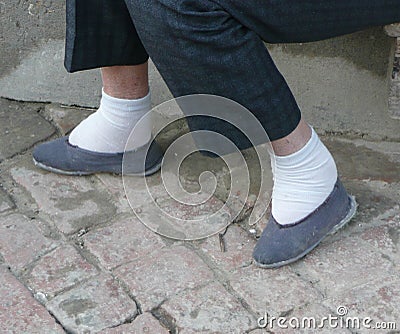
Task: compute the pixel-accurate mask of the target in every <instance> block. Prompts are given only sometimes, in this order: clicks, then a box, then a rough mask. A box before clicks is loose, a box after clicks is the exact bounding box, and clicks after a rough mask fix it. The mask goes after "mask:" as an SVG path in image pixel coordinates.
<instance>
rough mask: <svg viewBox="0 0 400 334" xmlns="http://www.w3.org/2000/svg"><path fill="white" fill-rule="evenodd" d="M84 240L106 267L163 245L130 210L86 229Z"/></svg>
mask: <svg viewBox="0 0 400 334" xmlns="http://www.w3.org/2000/svg"><path fill="white" fill-rule="evenodd" d="M83 240H84V245H85V247H86V248H87V249H88V250H89V251H90V252H91V253H92V254H94V255H95V256H96V257H97V258H98V259H99V261H100V263H101V265H102V266H104V267H105V268H106V269H109V270H110V269H112V268H115V267H117V266H120V265H121V264H124V263H128V262H131V261H134V260H136V259H139V258H142V257H144V256H146V254H148V253H151V252H153V251H155V250H157V249H160V248H162V247H163V246H164V243H163V242H162V240H161V238H160V236H158V235H157V234H155V233H154V232H152V231H150V230H149V229H148V228H147V227H146V226H144V225H143V224H142V223H141V222H140V221H139V220H138V219H137V218H136V217H135V216H134V213H133V212H132V213H131V216H123V217H120V218H119V219H118V220H117V221H116V222H114V223H113V224H112V225H110V226H107V227H105V228H102V229H99V230H96V231H93V232H89V233H88V234H86V235H85V236H84V238H83Z"/></svg>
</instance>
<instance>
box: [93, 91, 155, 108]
mask: <svg viewBox="0 0 400 334" xmlns="http://www.w3.org/2000/svg"><path fill="white" fill-rule="evenodd" d="M150 105H151V93H150V91H149V93H148V94H147V95H146V96H144V97H142V98H140V99H133V100H129V99H119V98H116V97H113V96H110V95H108V94H107V93H105V92H104V89H102V93H101V102H100V107H104V108H106V109H107V110H109V111H111V112H112V111H115V112H135V111H143V110H149V109H150Z"/></svg>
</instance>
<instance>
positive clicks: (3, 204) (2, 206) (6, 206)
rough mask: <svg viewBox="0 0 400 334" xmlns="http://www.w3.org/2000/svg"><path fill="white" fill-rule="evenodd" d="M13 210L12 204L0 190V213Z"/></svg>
mask: <svg viewBox="0 0 400 334" xmlns="http://www.w3.org/2000/svg"><path fill="white" fill-rule="evenodd" d="M13 208H14V203H13V202H12V201H11V199H10V197H9V196H8V195H7V193H6V192H5V191H4V190H3V189H1V188H0V213H2V212H5V211H7V210H10V209H13Z"/></svg>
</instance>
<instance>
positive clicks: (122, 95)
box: [69, 62, 152, 153]
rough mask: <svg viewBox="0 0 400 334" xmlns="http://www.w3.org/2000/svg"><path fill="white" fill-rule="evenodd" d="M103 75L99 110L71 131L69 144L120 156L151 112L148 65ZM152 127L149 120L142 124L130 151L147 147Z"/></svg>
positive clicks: (105, 70)
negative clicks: (135, 128) (138, 124)
mask: <svg viewBox="0 0 400 334" xmlns="http://www.w3.org/2000/svg"><path fill="white" fill-rule="evenodd" d="M101 73H102V80H103V93H102V94H103V96H102V99H101V103H100V108H99V110H98V111H97V112H95V113H94V114H92V115H90V116H89V117H88V118H87V119H86V120H84V121H83V122H81V123H80V124H79V125H78V126H77V127H76V128H75V129H74V130H73V131H72V133H71V134H70V136H69V142H70V144H72V145H74V146H78V147H80V148H82V149H85V150H89V151H94V152H102V153H121V152H124V150H125V145H126V143H127V141H128V138H129V136H130V134H131V132H132V130H133V128H134V127H135V125H136V124H137V123H138V121H139V120H140V119H141V118H142V117H143V116H144V115H145V114H146V113H148V112H149V110H150V94H149V83H148V64H147V62H146V63H144V64H141V65H136V66H113V67H104V68H102V69H101ZM151 128H152V124H151V122H150V119H149V120H148V121H147V122H143V123H141V126H140V128H138V129H137V130H136V131H135V133H134V134H133V138H132V137H131V139H132V141H130V143H131V145H129V147H127V149H128V150H133V149H136V148H138V147H141V146H143V145H145V144H146V143H147V142H148V141H149V140H150V137H151Z"/></svg>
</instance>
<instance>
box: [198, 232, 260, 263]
mask: <svg viewBox="0 0 400 334" xmlns="http://www.w3.org/2000/svg"><path fill="white" fill-rule="evenodd" d="M223 243H224V246H223V247H224V248H225V251H222V250H221V244H220V239H219V236H218V235H216V236H212V237H210V238H208V239H206V240H205V241H204V242H203V243H202V244H201V245H199V248H200V249H201V251H202V252H204V254H205V255H206V256H208V257H210V258H211V260H212V261H214V262H215V264H216V265H217V266H218V267H219V268H221V269H224V270H226V271H234V270H236V269H239V268H241V267H245V266H249V265H250V264H251V262H252V253H253V248H254V246H255V244H256V242H255V240H254V238H253V237H251V236H249V234H248V233H247V232H245V231H244V230H243V229H241V228H240V227H239V226H236V225H231V226H229V228H228V230H227V232H226V234H225V235H224V236H223Z"/></svg>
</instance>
